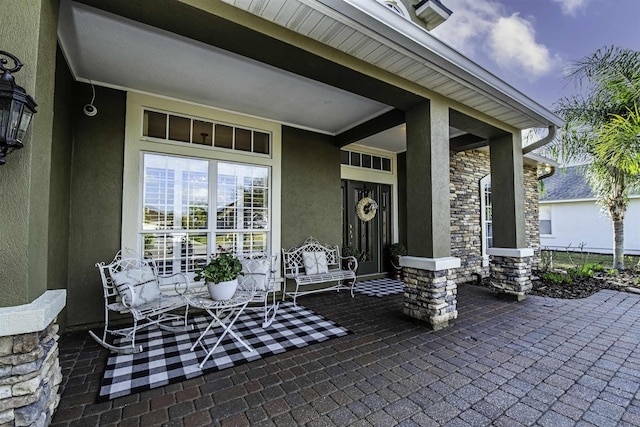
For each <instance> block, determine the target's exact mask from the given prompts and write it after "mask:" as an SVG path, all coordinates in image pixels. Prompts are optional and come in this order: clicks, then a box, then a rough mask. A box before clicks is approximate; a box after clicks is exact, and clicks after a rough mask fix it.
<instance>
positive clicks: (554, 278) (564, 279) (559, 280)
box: [542, 271, 573, 285]
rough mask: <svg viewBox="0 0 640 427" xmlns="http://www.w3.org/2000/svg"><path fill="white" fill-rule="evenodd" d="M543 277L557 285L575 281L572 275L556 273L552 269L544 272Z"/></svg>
mask: <svg viewBox="0 0 640 427" xmlns="http://www.w3.org/2000/svg"><path fill="white" fill-rule="evenodd" d="M542 278H543V279H545V280H548V281H550V282H553V283H555V284H556V285H562V284H565V283H566V284H569V283H573V279H572V278H571V276H569V275H567V274H562V273H556V272H555V271H550V272H548V273H545V274H543V275H542Z"/></svg>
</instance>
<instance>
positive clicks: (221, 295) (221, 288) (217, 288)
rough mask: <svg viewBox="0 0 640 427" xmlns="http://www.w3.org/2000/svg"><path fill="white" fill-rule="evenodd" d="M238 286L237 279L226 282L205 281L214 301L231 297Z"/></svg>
mask: <svg viewBox="0 0 640 427" xmlns="http://www.w3.org/2000/svg"><path fill="white" fill-rule="evenodd" d="M237 287H238V279H233V280H229V281H228V282H220V283H213V282H207V288H208V289H209V295H211V298H213V299H214V300H216V301H224V300H228V299H231V298H233V294H235V293H236V288H237Z"/></svg>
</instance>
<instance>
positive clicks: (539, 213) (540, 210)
mask: <svg viewBox="0 0 640 427" xmlns="http://www.w3.org/2000/svg"><path fill="white" fill-rule="evenodd" d="M543 209H544V211H546V212H548V213H549V215H548V218H544V219H543V218H542V211H543ZM545 216H547V215H545ZM540 221H549V224H550V226H551V233H543V232H542V227H540ZM538 230H539V231H540V236H545V237H549V236H553V216H552V214H551V206H549V205H538Z"/></svg>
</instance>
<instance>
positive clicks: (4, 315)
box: [0, 290, 66, 427]
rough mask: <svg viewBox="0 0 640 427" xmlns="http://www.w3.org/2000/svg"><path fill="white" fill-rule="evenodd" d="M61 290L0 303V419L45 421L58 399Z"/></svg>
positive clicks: (32, 423) (29, 423) (3, 422)
mask: <svg viewBox="0 0 640 427" xmlns="http://www.w3.org/2000/svg"><path fill="white" fill-rule="evenodd" d="M65 299H66V291H65V290H55V291H47V292H45V293H44V294H43V295H42V296H41V297H40V298H38V299H36V300H35V301H33V302H32V303H31V304H25V305H21V306H15V307H4V308H0V425H3V426H4V425H7V426H43V427H44V426H47V425H49V423H50V422H51V418H52V417H53V413H54V411H55V410H56V408H57V407H58V403H59V402H60V395H59V394H58V387H59V385H60V382H61V381H62V371H61V369H60V364H59V358H58V334H57V333H58V325H57V324H56V323H55V319H56V317H57V315H58V314H59V313H60V311H61V310H62V308H64V305H65Z"/></svg>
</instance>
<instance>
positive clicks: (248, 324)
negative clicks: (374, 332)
mask: <svg viewBox="0 0 640 427" xmlns="http://www.w3.org/2000/svg"><path fill="white" fill-rule="evenodd" d="M260 314H261V313H259V312H254V311H247V312H245V313H243V314H242V315H241V316H240V317H239V318H238V320H237V321H236V323H235V325H234V327H233V329H234V330H235V332H236V333H237V334H238V335H240V336H241V337H242V338H243V339H244V340H245V341H247V342H249V344H250V345H251V346H252V347H253V348H254V349H255V350H256V351H255V352H253V353H249V352H248V351H246V349H245V348H244V347H242V346H241V345H240V344H239V343H238V342H237V341H235V340H234V339H233V338H232V337H231V336H230V335H227V336H226V337H225V339H224V340H223V341H222V343H221V344H220V346H219V347H218V348H217V349H216V351H215V352H214V353H213V355H212V356H211V358H210V359H209V360H207V363H206V364H205V365H204V367H203V369H200V368H198V364H199V363H200V361H201V360H203V359H204V357H205V351H204V350H202V348H201V347H200V346H197V347H196V349H195V350H194V351H190V350H189V349H190V348H191V346H192V345H193V343H195V342H196V340H197V339H198V337H199V336H200V333H201V332H202V331H204V329H205V328H206V326H207V324H208V322H209V320H208V318H205V316H204V314H198V315H196V316H195V317H194V318H193V322H192V323H193V324H194V325H195V327H194V330H192V331H189V332H181V333H176V334H174V333H172V332H167V331H163V330H161V329H159V328H155V327H153V328H150V329H148V330H144V331H143V332H140V333H138V338H137V339H136V342H138V343H140V344H142V347H143V349H144V351H142V352H141V353H138V354H130V355H125V354H115V353H111V354H110V355H109V358H108V360H107V367H106V368H105V372H104V375H103V377H102V383H101V384H100V392H99V394H98V397H97V402H105V401H108V400H111V399H113V398H116V397H121V396H126V395H129V394H132V393H139V392H142V391H145V390H150V389H153V388H156V387H161V386H164V385H167V384H171V383H175V382H179V381H184V380H187V379H189V378H194V377H197V376H200V375H202V374H204V373H207V372H213V371H218V370H221V369H225V368H229V367H232V366H236V365H240V364H243V363H247V362H250V361H252V360H256V359H260V358H263V357H267V356H271V355H273V354H278V353H283V352H285V351H288V350H293V349H295V348H301V347H305V346H308V345H311V344H315V343H318V342H322V341H326V340H328V339H331V338H336V337H341V336H344V335H347V334H350V333H351V332H350V331H349V330H348V329H346V328H343V327H342V326H340V325H338V324H336V323H335V322H333V321H331V320H328V319H326V318H325V317H323V316H321V315H319V314H317V313H315V312H313V311H311V310H309V309H306V308H304V307H302V306H300V305H298V306H297V307H294V306H293V304H292V303H281V304H280V309H279V310H278V314H277V315H276V318H275V320H274V321H273V323H272V324H271V326H269V327H268V328H266V329H262V326H261V325H262V321H261V318H260ZM220 330H221V329H220V328H214V329H213V332H212V331H209V332H208V334H207V337H205V340H204V341H205V345H206V346H207V347H208V348H211V347H213V345H214V344H215V341H216V339H217V336H216V332H217V333H219V332H220Z"/></svg>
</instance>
